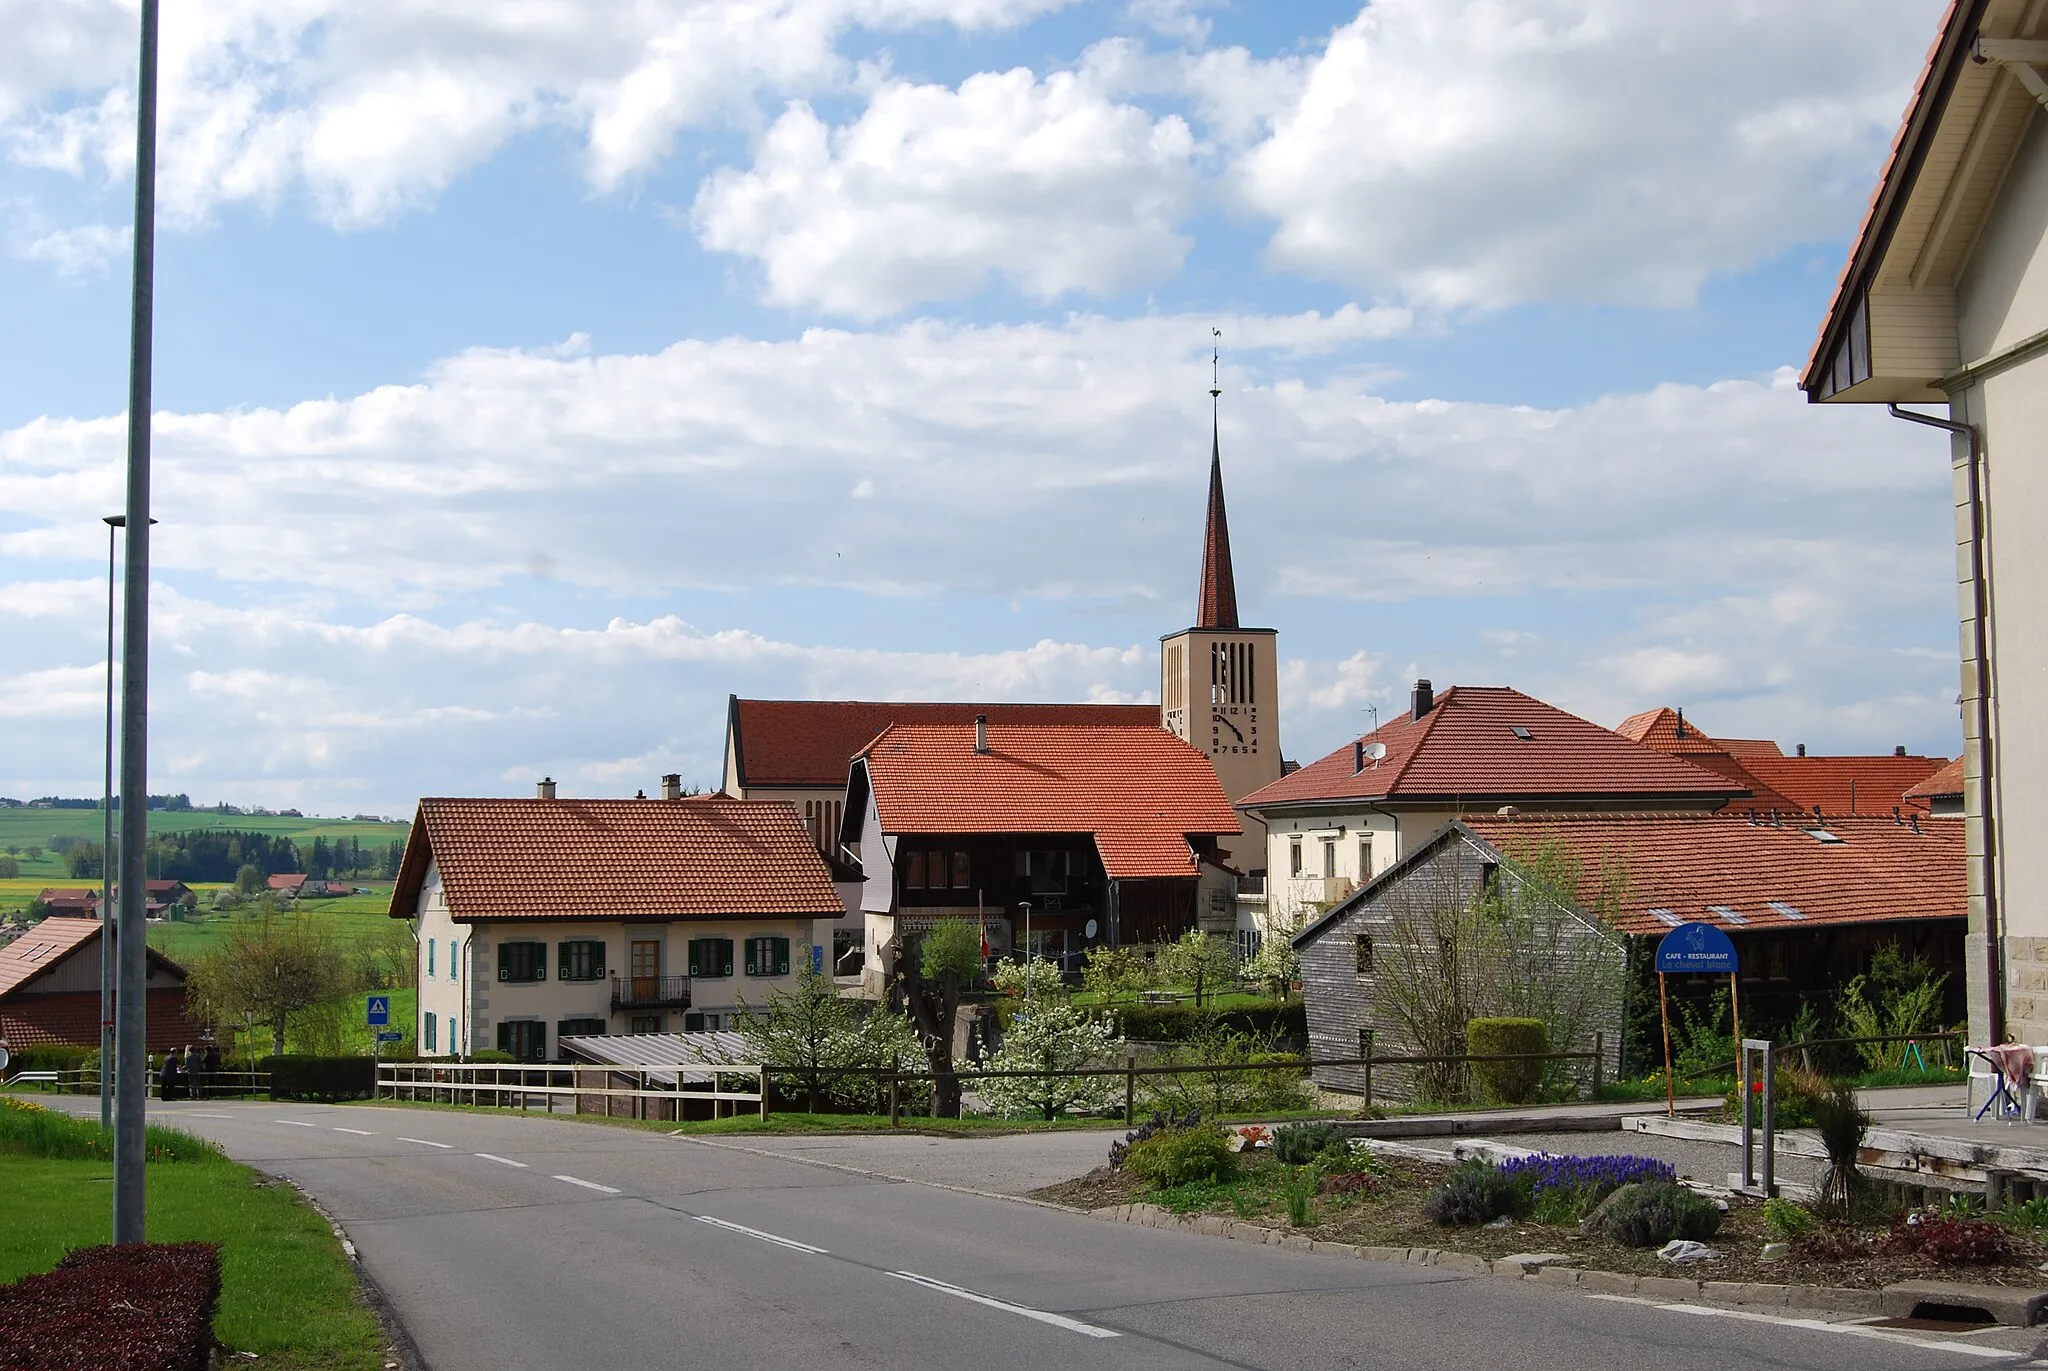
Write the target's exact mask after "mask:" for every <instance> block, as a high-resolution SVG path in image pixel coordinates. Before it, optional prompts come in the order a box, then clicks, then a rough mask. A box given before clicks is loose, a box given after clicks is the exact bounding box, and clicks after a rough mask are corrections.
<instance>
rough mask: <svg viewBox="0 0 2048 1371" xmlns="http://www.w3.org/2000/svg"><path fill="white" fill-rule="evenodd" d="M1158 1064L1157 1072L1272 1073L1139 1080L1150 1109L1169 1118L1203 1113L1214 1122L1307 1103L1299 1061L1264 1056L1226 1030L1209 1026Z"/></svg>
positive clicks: (1255, 1046)
mask: <svg viewBox="0 0 2048 1371" xmlns="http://www.w3.org/2000/svg"><path fill="white" fill-rule="evenodd" d="M1154 1061H1155V1064H1157V1065H1159V1066H1218V1067H1227V1068H1241V1067H1244V1066H1250V1065H1270V1067H1271V1068H1272V1069H1271V1070H1266V1071H1247V1070H1242V1069H1228V1070H1221V1071H1180V1072H1175V1073H1173V1074H1171V1075H1164V1076H1142V1077H1140V1078H1139V1081H1138V1088H1139V1089H1140V1090H1142V1091H1144V1092H1145V1099H1146V1103H1147V1104H1149V1105H1151V1106H1153V1107H1155V1108H1160V1109H1164V1110H1166V1111H1167V1112H1168V1113H1186V1112H1188V1111H1190V1110H1199V1111H1201V1112H1202V1113H1205V1114H1208V1115H1211V1116H1214V1115H1217V1114H1245V1113H1253V1112H1259V1111H1264V1110H1285V1109H1299V1108H1301V1107H1302V1105H1303V1103H1304V1102H1305V1101H1306V1099H1307V1089H1306V1086H1307V1082H1306V1081H1305V1080H1304V1079H1303V1075H1302V1063H1301V1059H1300V1058H1299V1057H1294V1056H1289V1055H1287V1054H1286V1053H1280V1052H1268V1051H1264V1050H1262V1049H1261V1047H1260V1044H1259V1042H1258V1040H1257V1039H1254V1038H1253V1037H1251V1036H1250V1035H1249V1034H1246V1033H1240V1032H1235V1031H1233V1030H1229V1029H1226V1028H1223V1027H1222V1026H1221V1025H1220V1024H1218V1023H1212V1024H1210V1025H1208V1026H1207V1027H1205V1028H1204V1029H1203V1030H1202V1032H1200V1033H1199V1034H1197V1035H1196V1036H1195V1037H1193V1038H1191V1039H1189V1040H1188V1041H1187V1042H1185V1043H1182V1044H1180V1045H1179V1046H1176V1047H1171V1048H1168V1049H1166V1050H1164V1051H1162V1052H1160V1053H1159V1054H1158V1055H1157V1057H1156V1058H1155V1059H1154Z"/></svg>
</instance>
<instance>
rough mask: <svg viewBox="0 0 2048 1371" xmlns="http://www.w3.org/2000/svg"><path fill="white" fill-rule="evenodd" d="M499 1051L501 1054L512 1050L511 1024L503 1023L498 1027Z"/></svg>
mask: <svg viewBox="0 0 2048 1371" xmlns="http://www.w3.org/2000/svg"><path fill="white" fill-rule="evenodd" d="M498 1050H499V1051H500V1052H510V1051H511V1050H512V1025H511V1024H508V1023H501V1024H499V1025H498Z"/></svg>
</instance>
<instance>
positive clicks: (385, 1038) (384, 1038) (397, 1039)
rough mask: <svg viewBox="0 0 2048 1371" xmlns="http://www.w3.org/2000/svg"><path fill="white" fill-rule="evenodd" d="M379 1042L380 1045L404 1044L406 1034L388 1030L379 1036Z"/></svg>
mask: <svg viewBox="0 0 2048 1371" xmlns="http://www.w3.org/2000/svg"><path fill="white" fill-rule="evenodd" d="M377 1041H378V1042H380V1043H402V1042H404V1041H405V1034H403V1033H399V1032H396V1031H394V1030H392V1029H388V1028H387V1029H385V1030H384V1031H383V1032H382V1033H379V1034H378V1035H377Z"/></svg>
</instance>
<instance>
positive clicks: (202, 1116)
mask: <svg viewBox="0 0 2048 1371" xmlns="http://www.w3.org/2000/svg"><path fill="white" fill-rule="evenodd" d="M79 1117H81V1118H82V1117H84V1116H83V1115H80V1116H79ZM185 1117H186V1118H188V1119H232V1118H233V1117H235V1116H234V1115H232V1114H201V1113H200V1112H199V1111H198V1110H196V1109H195V1110H193V1111H192V1112H191V1113H190V1114H187V1115H186V1116H185Z"/></svg>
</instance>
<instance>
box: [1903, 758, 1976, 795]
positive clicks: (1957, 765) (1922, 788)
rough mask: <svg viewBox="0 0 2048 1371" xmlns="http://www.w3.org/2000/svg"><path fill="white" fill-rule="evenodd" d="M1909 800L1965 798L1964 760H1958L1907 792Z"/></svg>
mask: <svg viewBox="0 0 2048 1371" xmlns="http://www.w3.org/2000/svg"><path fill="white" fill-rule="evenodd" d="M1906 798H1907V799H1908V800H1922V801H1925V800H1935V799H1955V800H1960V799H1962V798H1963V759H1962V758H1961V757H1958V758H1956V759H1955V760H1954V761H1952V762H1950V763H1949V764H1948V765H1947V766H1945V767H1943V768H1942V769H1941V770H1939V771H1937V772H1935V773H1934V774H1933V775H1932V776H1929V777H1928V778H1927V779H1926V780H1924V781H1922V782H1920V784H1918V785H1916V786H1914V787H1913V788H1912V789H1911V790H1908V791H1907V792H1906Z"/></svg>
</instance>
